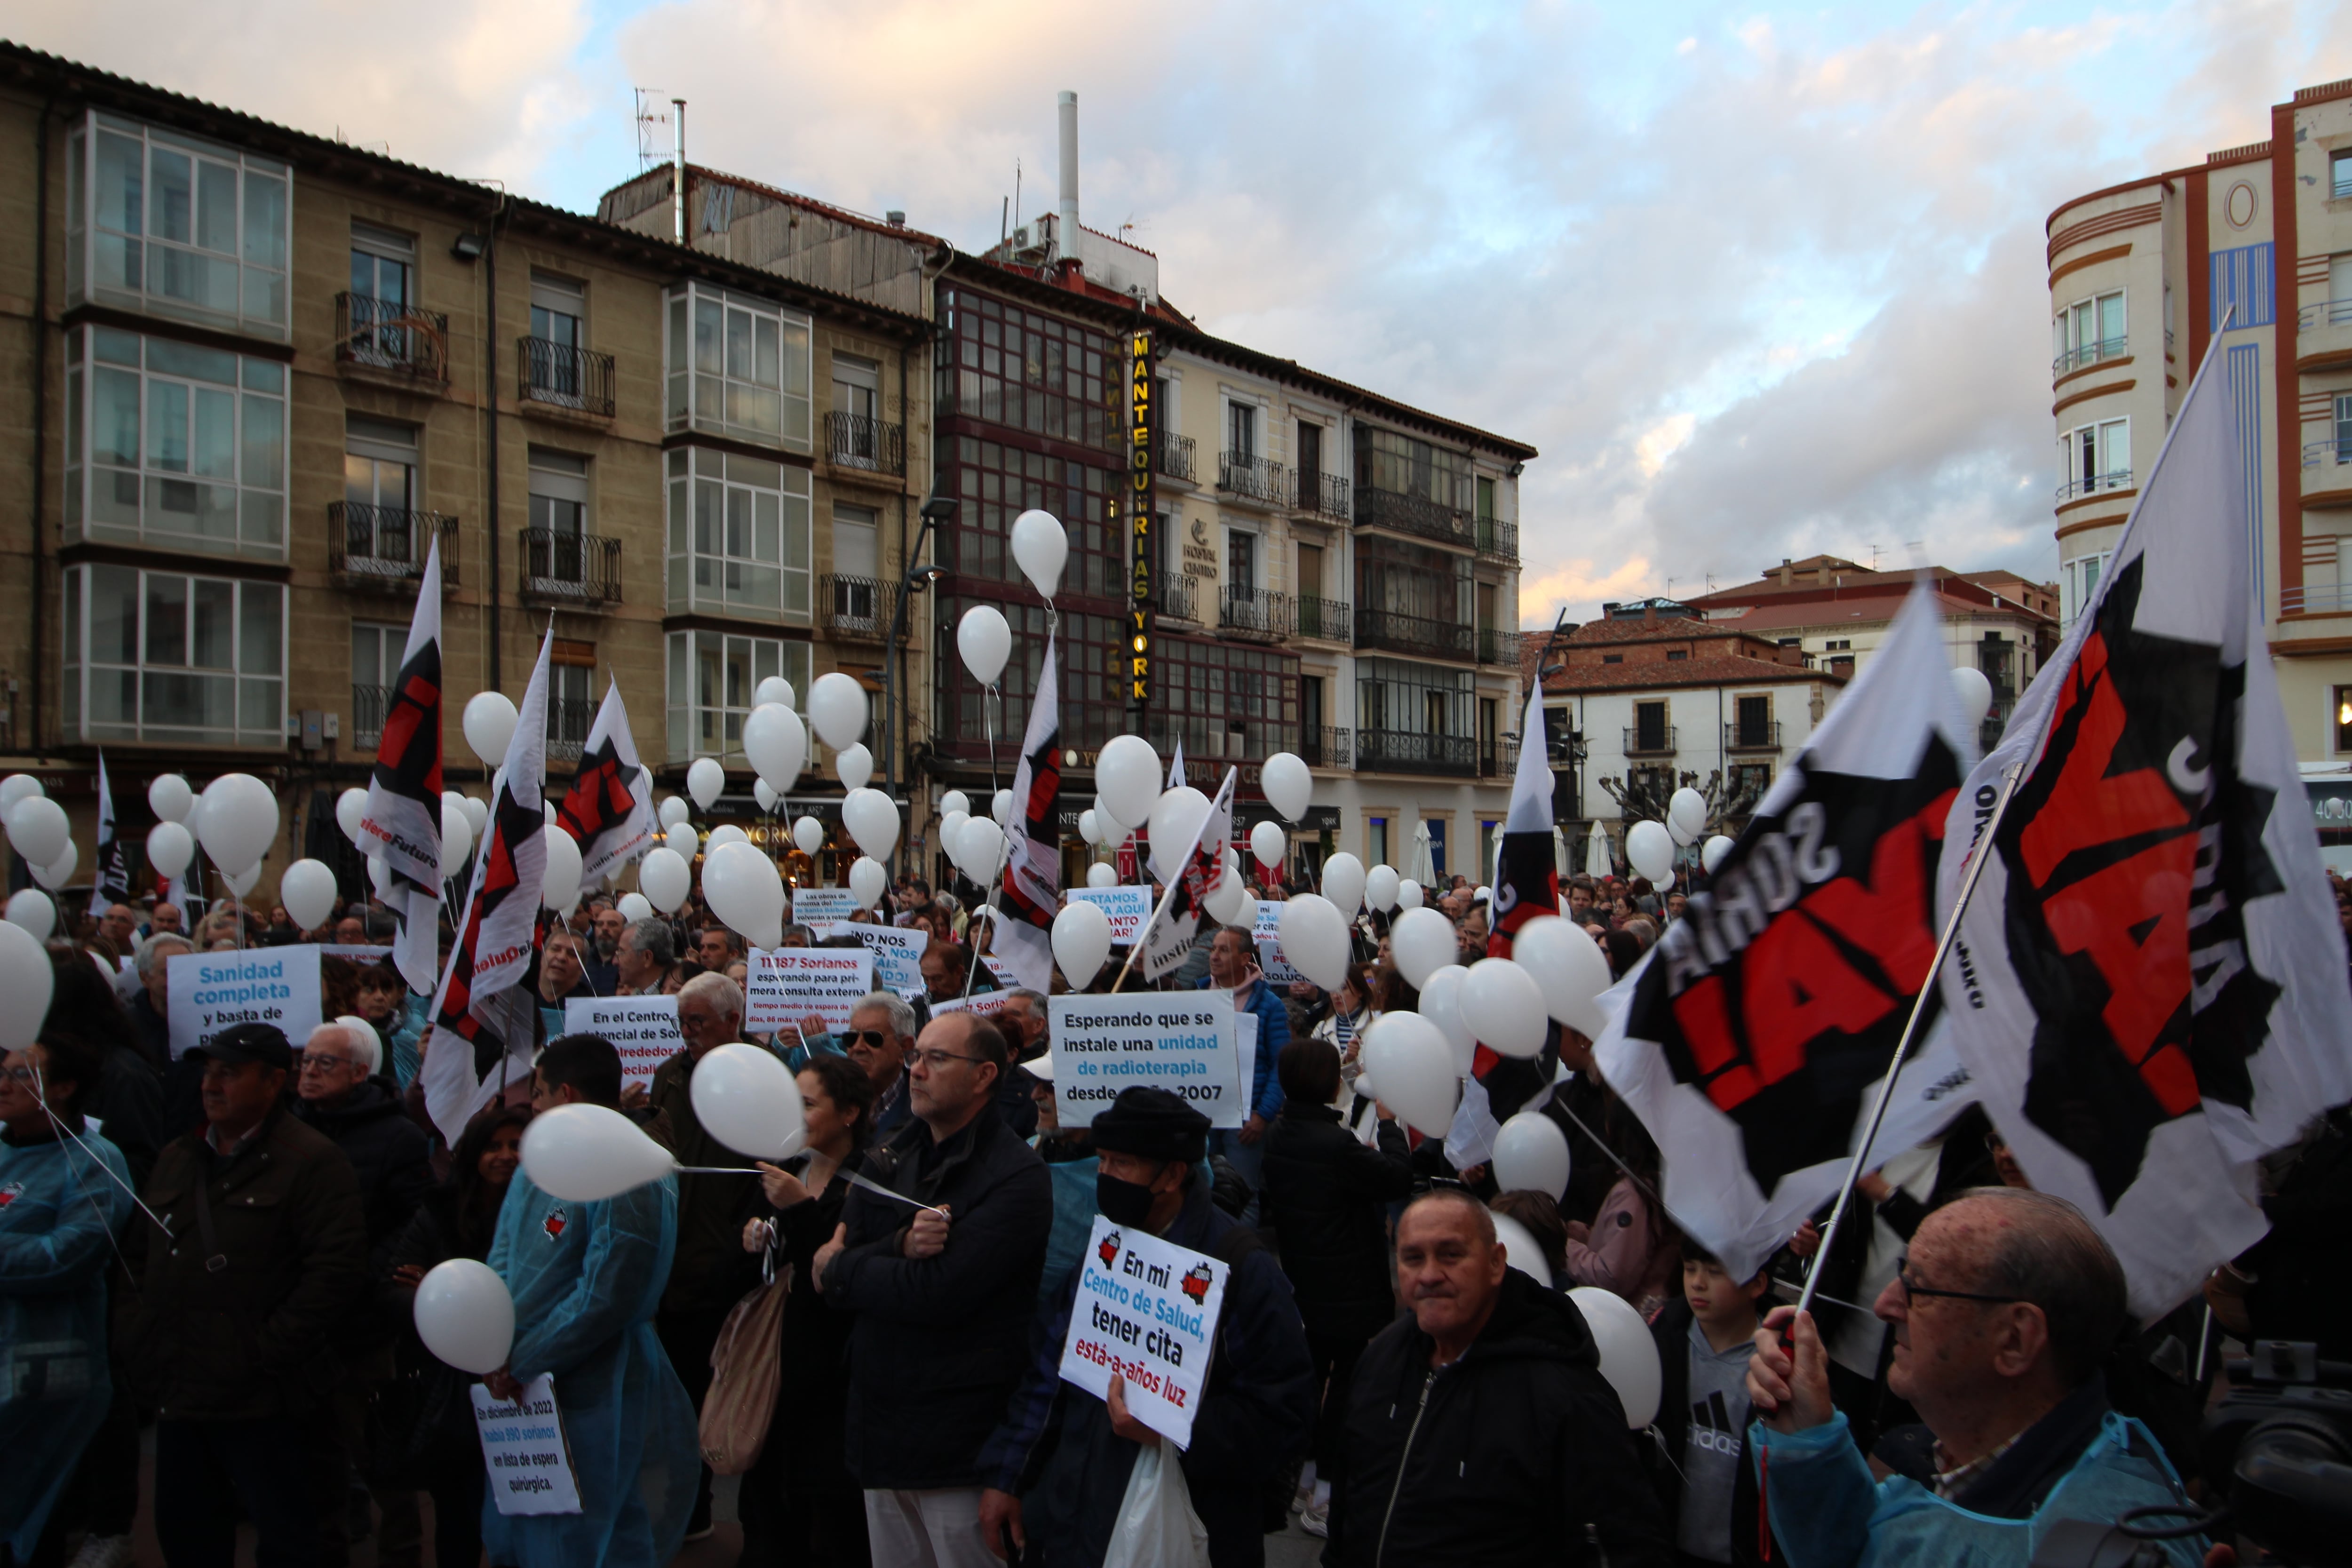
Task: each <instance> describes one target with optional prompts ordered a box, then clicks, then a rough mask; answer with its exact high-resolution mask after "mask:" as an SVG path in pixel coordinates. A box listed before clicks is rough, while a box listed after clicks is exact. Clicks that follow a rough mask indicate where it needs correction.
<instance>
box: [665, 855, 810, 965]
mask: <svg viewBox="0 0 2352 1568" xmlns="http://www.w3.org/2000/svg"><path fill="white" fill-rule="evenodd" d="M639 880H641V881H642V880H643V876H642V874H640V877H639ZM702 896H703V897H704V898H706V899H708V900H710V912H711V913H712V914H715V915H717V916H718V917H719V919H720V920H722V921H726V922H727V924H728V926H729V927H730V928H731V929H732V930H735V931H740V932H741V933H742V934H743V936H744V937H745V938H746V939H748V940H750V941H751V943H752V945H753V946H755V947H774V946H775V945H777V944H776V942H775V940H774V939H773V938H770V940H768V941H765V942H762V941H761V940H759V939H760V938H761V937H765V936H768V935H769V933H770V932H771V931H778V930H780V929H781V927H782V923H783V918H784V879H783V878H782V876H780V875H778V874H777V871H776V863H775V862H774V861H773V860H771V859H769V858H768V857H767V856H766V855H765V854H764V853H762V852H761V850H760V849H758V848H756V847H753V846H751V845H749V844H721V845H720V846H719V847H718V848H716V849H713V850H711V851H710V852H709V854H707V855H705V856H704V857H703V860H702Z"/></svg>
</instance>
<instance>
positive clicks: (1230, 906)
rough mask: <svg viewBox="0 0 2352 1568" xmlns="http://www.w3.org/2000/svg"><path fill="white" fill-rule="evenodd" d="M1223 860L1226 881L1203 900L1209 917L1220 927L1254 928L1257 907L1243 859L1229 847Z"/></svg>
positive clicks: (1219, 884)
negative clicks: (1243, 867)
mask: <svg viewBox="0 0 2352 1568" xmlns="http://www.w3.org/2000/svg"><path fill="white" fill-rule="evenodd" d="M1222 859H1223V865H1224V879H1223V880H1222V881H1220V882H1219V883H1218V884H1217V885H1216V887H1215V888H1214V889H1212V890H1211V892H1210V894H1209V896H1208V898H1207V899H1205V900H1202V901H1203V903H1204V904H1205V905H1206V907H1207V909H1208V911H1209V917H1210V918H1211V919H1212V920H1213V921H1216V922H1217V923H1218V924H1219V925H1228V926H1254V925H1255V924H1256V922H1257V906H1256V905H1255V903H1253V902H1252V901H1251V900H1250V891H1249V882H1248V879H1245V878H1244V877H1243V875H1242V862H1241V857H1240V856H1238V855H1235V854H1234V851H1233V847H1231V846H1230V845H1228V846H1227V847H1226V848H1225V852H1224V855H1223V857H1222Z"/></svg>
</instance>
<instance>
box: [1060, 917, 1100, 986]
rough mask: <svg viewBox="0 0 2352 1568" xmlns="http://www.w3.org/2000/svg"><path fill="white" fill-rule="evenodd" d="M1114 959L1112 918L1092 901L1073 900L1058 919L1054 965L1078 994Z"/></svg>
mask: <svg viewBox="0 0 2352 1568" xmlns="http://www.w3.org/2000/svg"><path fill="white" fill-rule="evenodd" d="M1109 956H1110V916H1108V915H1107V914H1105V913H1104V912H1103V907H1102V906H1101V905H1100V904H1097V903H1096V902H1094V901H1093V900H1090V899H1073V900H1070V901H1069V902H1068V903H1066V904H1065V905H1063V906H1062V910H1061V912H1060V913H1059V914H1057V915H1055V917H1054V962H1055V963H1057V964H1059V965H1061V968H1062V978H1063V979H1065V980H1066V981H1068V982H1069V983H1070V988H1071V989H1072V990H1074V991H1076V990H1083V989H1084V988H1085V987H1086V986H1087V984H1088V983H1089V982H1091V981H1092V980H1093V979H1094V977H1095V976H1096V975H1097V974H1099V973H1102V966H1103V961H1104V960H1105V959H1107V958H1108V957H1109Z"/></svg>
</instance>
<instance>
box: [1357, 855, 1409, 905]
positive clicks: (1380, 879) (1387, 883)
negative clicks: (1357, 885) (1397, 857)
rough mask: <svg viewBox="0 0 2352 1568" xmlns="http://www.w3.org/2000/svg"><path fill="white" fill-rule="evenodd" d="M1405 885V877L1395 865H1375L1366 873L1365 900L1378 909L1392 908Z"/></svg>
mask: <svg viewBox="0 0 2352 1568" xmlns="http://www.w3.org/2000/svg"><path fill="white" fill-rule="evenodd" d="M1403 886H1404V879H1402V877H1399V876H1398V875H1397V869H1396V868H1395V867H1393V866H1375V867H1373V868H1371V869H1370V870H1369V871H1367V872H1365V873H1364V902H1366V903H1367V904H1370V906H1371V907H1372V908H1373V909H1374V910H1392V909H1394V908H1396V901H1397V892H1398V890H1399V889H1402V887H1403Z"/></svg>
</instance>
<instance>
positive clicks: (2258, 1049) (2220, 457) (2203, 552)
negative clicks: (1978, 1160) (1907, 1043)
mask: <svg viewBox="0 0 2352 1568" xmlns="http://www.w3.org/2000/svg"><path fill="white" fill-rule="evenodd" d="M2218 349H2219V339H2218V338H2217V339H2216V348H2215V352H2213V353H2208V354H2207V356H2206V363H2205V364H2204V366H2202V367H2200V370H2199V371H2198V374H2197V377H2196V380H2195V381H2194V382H2193V383H2192V384H2190V386H2189V395H2188V397H2187V398H2186V399H2185V400H2184V402H2183V403H2182V405H2181V408H2180V412H2179V416H2178V417H2177V418H2176V419H2175V420H2174V422H2173V426H2172V429H2171V432H2170V433H2169V435H2168V436H2167V437H2166V439H2165V444H2164V448H2163V450H2162V451H2161V452H2160V453H2158V457H2157V461H2156V468H2155V470H2154V472H2153V473H2152V474H2151V475H2150V476H2149V478H2148V482H2147V487H2146V489H2144V490H2143V491H2142V492H2141V495H2140V498H2139V500H2138V501H2137V503H2136V504H2135V506H2134V507H2133V509H2132V515H2131V518H2130V520H2129V521H2128V522H2127V523H2126V527H2125V531H2124V536H2123V538H2122V540H2121V541H2119V542H2118V543H2117V545H2116V552H2115V555H2114V557H2113V559H2112V560H2111V562H2110V563H2109V564H2108V568H2107V574H2106V576H2105V580H2104V581H2103V582H2101V583H2100V584H2099V586H2098V590H2097V592H2096V593H2095V595H2093V597H2092V599H2091V602H2090V603H2089V604H2088V605H2084V608H2083V611H2082V614H2081V615H2080V616H2079V617H2078V618H2077V619H2076V621H2075V623H2074V626H2073V627H2072V629H2070V630H2069V631H2068V633H2067V635H2066V637H2065V639H2064V640H2063V642H2062V643H2061V644H2060V645H2059V647H2058V651H2057V653H2056V654H2055V656H2053V658H2052V659H2051V660H2050V661H2049V663H2048V664H2046V665H2045V666H2044V667H2043V668H2042V672H2041V674H2040V675H2039V677H2037V678H2036V679H2035V680H2034V682H2033V685H2032V687H2031V688H2030V689H2028V691H2027V692H2026V695H2025V699H2024V700H2023V702H2022V703H2021V704H2020V706H2019V708H2018V711H2017V714H2016V716H2015V717H2014V718H2013V719H2011V721H2010V725H2009V731H2008V733H2007V735H2006V736H2005V737H2004V738H2003V739H2002V741H2001V742H2000V745H1999V746H1997V747H1995V748H1994V749H1993V752H1992V754H1991V755H1990V756H1988V757H1987V758H1985V760H1984V762H1983V763H1981V764H1979V766H1978V767H1977V769H1976V770H1975V772H1973V773H1970V774H1969V779H1968V782H1967V783H1966V784H1965V785H1964V786H1963V787H1962V789H1961V792H1960V795H1959V798H1958V801H1956V802H1955V803H1954V805H1953V807H1952V811H1951V815H1950V822H1949V826H1948V829H1947V831H1946V836H1945V847H1944V856H1943V865H1942V868H1941V886H1942V889H1943V892H1944V896H1945V898H1946V900H1947V902H1949V901H1950V900H1951V898H1952V890H1953V889H1954V888H1956V887H1957V885H1958V881H1959V879H1960V878H1961V877H1962V876H1963V875H1965V874H1966V871H1967V869H1968V866H1969V861H1970V858H1971V857H1972V855H1973V854H1974V853H1976V852H1977V850H1978V848H1979V845H1978V840H1979V838H1980V837H1983V836H1984V835H1985V831H1986V827H1985V816H1986V812H1987V809H1988V808H1987V805H1986V803H1987V802H1989V801H1990V799H1991V797H1992V793H1993V792H1994V790H1995V789H1996V788H1997V786H1998V784H1999V781H2000V779H2001V778H2002V777H2003V776H2004V775H2005V774H2006V773H2008V772H2009V771H2010V770H2011V769H2012V768H2015V769H2020V770H2021V773H2020V775H2019V780H2018V784H2017V786H2016V792H2015V795H2014V798H2013V800H2012V802H2011V805H2010V808H2009V810H2008V813H2007V814H2006V816H2004V817H2002V818H2001V820H2000V822H1999V824H1998V825H1997V826H1994V827H1993V829H1992V831H1991V834H1990V850H1989V852H1988V853H1987V856H1986V860H1985V866H1984V869H1983V872H1982V874H1981V878H1982V879H1981V885H1980V886H1979V889H1978V890H1977V893H1976V896H1975V898H1974V899H1973V900H1970V901H1969V904H1968V907H1967V909H1966V910H1965V911H1964V913H1963V915H1962V917H1961V921H1960V926H1959V932H1958V941H1957V942H1956V943H1955V945H1954V954H1953V961H1952V963H1950V964H1949V965H1948V967H1947V968H1946V970H1945V972H1944V974H1943V986H1944V994H1945V999H1946V1001H1947V1003H1948V1006H1949V1010H1950V1012H1951V1015H1952V1017H1953V1023H1954V1044H1955V1045H1956V1046H1957V1047H1958V1051H1959V1055H1960V1059H1961V1060H1962V1061H1963V1062H1964V1063H1966V1065H1967V1067H1968V1068H1969V1071H1970V1072H1971V1073H1972V1074H1973V1075H1975V1078H1976V1080H1977V1084H1978V1088H1979V1094H1980V1095H1981V1097H1982V1099H1983V1101H1984V1105H1985V1109H1986V1110H1988V1111H1989V1112H1990V1115H1991V1117H1992V1120H1993V1122H1994V1125H1995V1126H1996V1127H1998V1128H1999V1129H2000V1134H2001V1136H2002V1138H2003V1139H2005V1140H2006V1141H2007V1142H2008V1143H2009V1147H2010V1149H2011V1152H2012V1153H2014V1154H2015V1155H2016V1157H2017V1160H2018V1163H2019V1164H2020V1165H2021V1167H2022V1168H2023V1170H2024V1172H2025V1174H2026V1175H2027V1176H2028V1177H2029V1178H2030V1179H2031V1180H2032V1183H2033V1184H2034V1186H2036V1187H2037V1188H2039V1189H2041V1190H2042V1191H2044V1192H2049V1193H2054V1194H2057V1195H2058V1196H2060V1197H2063V1198H2064V1199H2066V1200H2067V1201H2068V1202H2070V1203H2072V1204H2074V1205H2075V1206H2076V1207H2078V1208H2080V1209H2081V1210H2082V1211H2083V1212H2084V1214H2085V1215H2088V1216H2089V1217H2090V1218H2091V1220H2092V1222H2093V1223H2094V1224H2095V1225H2096V1226H2098V1227H2099V1230H2100V1232H2101V1234H2103V1235H2104V1236H2105V1237H2106V1238H2107V1241H2108V1243H2109V1244H2110V1245H2111V1246H2113V1247H2115V1249H2116V1256H2117V1257H2118V1258H2121V1259H2122V1261H2123V1265H2124V1272H2125V1275H2126V1279H2128V1280H2129V1282H2130V1286H2131V1303H2132V1308H2133V1310H2134V1311H2135V1312H2136V1313H2137V1315H2138V1316H2139V1317H2140V1318H2141V1319H2143V1320H2146V1319H2147V1318H2151V1317H2154V1316H2156V1315H2157V1314H2158V1313H2161V1312H2164V1311H2166V1310H2169V1309H2170V1308H2171V1307H2173V1306H2174V1305H2175V1304H2177V1303H2178V1302H2179V1301H2181V1300H2184V1299H2186V1298H2188V1297H2189V1295H2190V1294H2192V1293H2193V1292H2194V1291H2195V1290H2196V1289H2198V1287H2199V1285H2200V1282H2201V1281H2202V1280H2203V1279H2204V1278H2205V1277H2206V1275H2207V1274H2208V1273H2209V1272H2210V1271H2211V1269H2212V1268H2214V1267H2215V1266H2216V1265H2218V1264H2220V1263H2222V1262H2224V1261H2226V1260H2227V1259H2229V1258H2233V1257H2235V1256H2236V1255H2237V1254H2238V1253H2240V1252H2241V1251H2242V1250H2244V1249H2245V1248H2246V1247H2249V1246H2251V1245H2252V1243H2253V1242H2254V1241H2255V1240H2256V1239H2257V1238H2259V1237H2261V1236H2262V1235H2263V1230H2264V1228H2265V1224H2266V1222H2265V1220H2264V1218H2263V1211H2262V1209H2261V1207H2260V1205H2259V1203H2258V1201H2257V1193H2258V1187H2257V1183H2256V1168H2255V1167H2256V1163H2257V1162H2258V1161H2259V1160H2261V1159H2262V1158H2263V1156H2264V1155H2266V1154H2269V1153H2272V1152H2275V1151H2277V1150H2279V1149H2282V1148H2284V1147H2286V1146H2287V1145H2289V1144H2291V1143H2293V1142H2295V1141H2296V1139H2297V1138H2298V1137H2299V1136H2300V1135H2301V1134H2302V1133H2303V1132H2304V1131H2305V1127H2306V1123H2307V1122H2308V1121H2310V1120H2311V1119H2312V1118H2314V1117H2315V1116H2317V1115H2318V1114H2319V1113H2321V1112H2322V1111H2324V1110H2327V1109H2328V1108H2329V1107H2332V1106H2337V1105H2341V1104H2343V1103H2344V1102H2345V1101H2346V1100H2347V1099H2348V1098H2352V996H2347V988H2346V984H2345V952H2344V939H2343V935H2342V933H2341V931H2340V930H2339V929H2338V926H2337V922H2336V910H2335V907H2334V901H2333V900H2332V898H2331V896H2330V893H2329V889H2328V886H2327V880H2326V871H2325V869H2324V868H2323V867H2322V865H2321V861H2320V857H2319V846H2318V841H2317V836H2316V834H2315V829H2314V827H2313V825H2312V819H2311V813H2310V810H2309V807H2308V805H2306V796H2305V792H2304V788H2303V784H2302V781H2301V777H2300V770H2299V768H2298V765H2297V762H2296V754H2295V748H2294V740H2293V737H2292V736H2291V734H2290V733H2289V731H2288V729H2287V724H2286V716H2285V713H2284V710H2282V708H2281V706H2280V703H2279V697H2278V690H2277V685H2276V677H2275V674H2274V672H2273V669H2272V668H2271V658H2270V651H2269V648H2268V647H2267V646H2266V639H2265V637H2264V635H2263V622H2262V615H2261V605H2260V590H2259V587H2258V586H2257V582H2256V579H2255V577H2254V574H2253V567H2254V563H2253V552H2255V551H2256V550H2258V549H2259V548H2261V542H2262V532H2261V530H2260V528H2259V527H2258V526H2256V525H2255V523H2254V521H2253V520H2252V519H2251V518H2250V517H2249V515H2248V512H2247V509H2246V506H2245V490H2244V488H2243V475H2244V469H2243V468H2242V466H2241V463H2242V458H2246V457H2250V456H2251V455H2252V454H2248V453H2244V452H2242V450H2241V446H2240V439H2239V425H2238V416H2237V411H2236V407H2235V405H2233V403H2232V401H2231V397H2232V394H2231V390H2230V384H2229V382H2228V380H2227V378H2226V376H2225V375H2222V374H2215V373H2214V371H2213V368H2212V367H2213V364H2214V363H2215V361H2216V360H2217V359H2219V358H2220V354H2219V352H2218Z"/></svg>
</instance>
